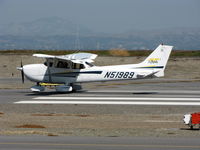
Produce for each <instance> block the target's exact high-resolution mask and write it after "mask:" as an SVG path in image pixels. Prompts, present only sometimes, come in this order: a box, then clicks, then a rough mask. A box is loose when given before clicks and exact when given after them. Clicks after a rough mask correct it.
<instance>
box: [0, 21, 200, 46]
mask: <svg viewBox="0 0 200 150" xmlns="http://www.w3.org/2000/svg"><path fill="white" fill-rule="evenodd" d="M77 34H79V36H77ZM161 43H164V44H169V45H173V46H174V47H175V49H182V50H200V28H171V29H162V30H148V31H138V30H137V31H135V30H133V31H128V32H125V33H122V34H115V35H114V34H113V35H111V34H105V33H96V32H94V31H91V30H90V29H88V28H87V27H84V26H82V25H79V26H78V27H77V25H76V24H74V23H72V22H70V21H68V20H66V19H62V18H58V17H50V18H41V19H38V20H35V21H31V22H26V23H19V24H16V23H10V24H7V25H2V24H1V25H0V50H2V49H47V50H51V49H58V50H59V49H72V50H73V49H83V50H87V49H88V50H90V49H92V50H95V49H103V50H107V49H112V48H125V49H129V50H132V49H133V50H137V49H154V48H155V47H157V45H158V44H161Z"/></svg>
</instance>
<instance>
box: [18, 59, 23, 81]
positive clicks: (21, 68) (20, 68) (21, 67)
mask: <svg viewBox="0 0 200 150" xmlns="http://www.w3.org/2000/svg"><path fill="white" fill-rule="evenodd" d="M17 70H20V71H21V77H22V83H24V71H23V64H22V60H21V66H20V67H17Z"/></svg>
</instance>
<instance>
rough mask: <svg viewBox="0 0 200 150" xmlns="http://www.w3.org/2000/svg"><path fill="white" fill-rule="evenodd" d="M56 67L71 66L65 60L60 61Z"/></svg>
mask: <svg viewBox="0 0 200 150" xmlns="http://www.w3.org/2000/svg"><path fill="white" fill-rule="evenodd" d="M56 67H57V68H70V66H69V64H68V63H67V62H63V61H58V63H57V66H56Z"/></svg>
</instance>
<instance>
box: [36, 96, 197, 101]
mask: <svg viewBox="0 0 200 150" xmlns="http://www.w3.org/2000/svg"><path fill="white" fill-rule="evenodd" d="M33 99H40V100H115V101H119V100H147V101H148V100H151V101H160V100H165V101H200V98H172V97H170V98H162V97H159V98H158V97H155V98H150V97H36V98H33Z"/></svg>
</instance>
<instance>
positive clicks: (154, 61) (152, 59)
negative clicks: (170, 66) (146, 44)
mask: <svg viewBox="0 0 200 150" xmlns="http://www.w3.org/2000/svg"><path fill="white" fill-rule="evenodd" d="M159 60H161V59H160V58H149V59H148V63H150V64H157V63H158V61H159Z"/></svg>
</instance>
